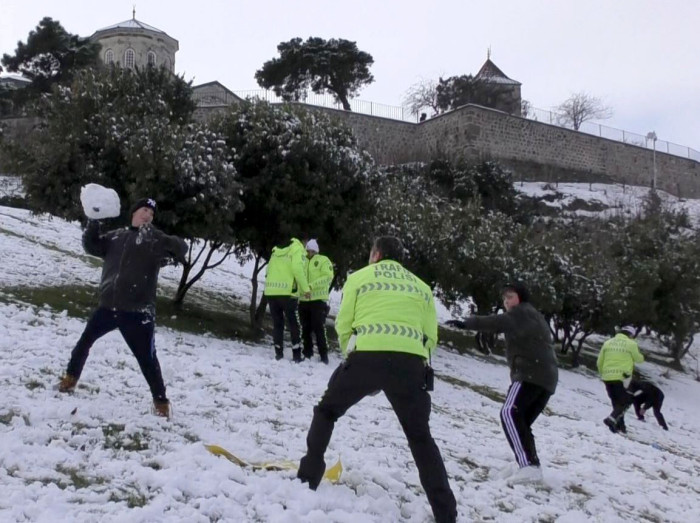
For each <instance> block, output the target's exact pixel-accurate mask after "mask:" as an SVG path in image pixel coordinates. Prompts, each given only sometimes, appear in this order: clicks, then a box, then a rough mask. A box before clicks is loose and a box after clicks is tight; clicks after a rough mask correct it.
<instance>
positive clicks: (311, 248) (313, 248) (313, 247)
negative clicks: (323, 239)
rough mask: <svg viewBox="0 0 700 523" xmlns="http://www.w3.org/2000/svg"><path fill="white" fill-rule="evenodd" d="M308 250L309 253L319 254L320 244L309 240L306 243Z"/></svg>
mask: <svg viewBox="0 0 700 523" xmlns="http://www.w3.org/2000/svg"><path fill="white" fill-rule="evenodd" d="M306 250H307V251H314V252H319V250H318V242H317V241H316V240H314V239H311V240H309V241H308V242H307V243H306Z"/></svg>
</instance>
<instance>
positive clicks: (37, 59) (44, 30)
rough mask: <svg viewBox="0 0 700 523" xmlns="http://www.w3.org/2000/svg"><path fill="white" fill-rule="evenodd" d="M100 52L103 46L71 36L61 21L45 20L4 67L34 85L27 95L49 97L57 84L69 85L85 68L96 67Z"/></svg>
mask: <svg viewBox="0 0 700 523" xmlns="http://www.w3.org/2000/svg"><path fill="white" fill-rule="evenodd" d="M99 50H100V44H98V43H96V42H91V41H90V39H89V38H83V37H80V36H78V35H74V34H71V33H69V32H68V31H66V30H65V29H64V28H63V26H62V25H61V23H60V22H59V21H58V20H53V19H51V18H49V17H45V18H43V19H42V20H41V21H40V22H39V24H38V25H37V26H36V28H35V29H34V30H33V31H31V32H30V33H29V36H28V37H27V42H26V43H23V42H17V49H16V50H15V54H14V55H9V54H4V55H3V56H2V65H3V66H5V69H6V70H7V71H10V72H18V73H21V74H22V75H24V76H25V77H27V78H29V79H30V80H31V81H32V83H31V87H29V88H28V89H29V91H26V92H25V94H26V93H28V92H33V93H35V94H36V93H46V92H49V91H50V90H51V86H53V85H54V84H57V83H59V82H67V81H69V80H70V79H71V78H72V77H73V75H74V74H75V73H76V71H78V70H80V69H81V68H84V67H92V66H95V65H96V64H97V58H98V53H99Z"/></svg>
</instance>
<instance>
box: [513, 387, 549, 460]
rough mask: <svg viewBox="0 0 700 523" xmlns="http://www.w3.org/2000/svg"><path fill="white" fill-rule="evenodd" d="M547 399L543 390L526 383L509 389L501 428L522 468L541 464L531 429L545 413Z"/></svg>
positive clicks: (545, 391)
mask: <svg viewBox="0 0 700 523" xmlns="http://www.w3.org/2000/svg"><path fill="white" fill-rule="evenodd" d="M550 396H551V394H550V393H549V392H548V391H547V390H546V389H543V388H542V387H540V386H539V385H535V384H533V383H528V382H525V381H522V382H521V381H514V382H513V383H511V385H510V388H509V389H508V394H507V395H506V401H505V403H504V404H503V408H502V409H501V424H502V425H503V432H505V433H506V438H508V443H509V444H510V448H511V449H513V453H514V454H515V459H516V460H517V462H518V465H519V466H521V467H526V466H528V465H538V466H539V464H540V460H539V458H538V457H537V449H536V448H535V438H534V437H533V435H532V430H531V428H530V427H532V424H533V423H534V422H535V420H536V419H537V416H539V415H540V413H541V412H542V411H543V410H544V408H545V406H546V405H547V402H548V401H549V398H550Z"/></svg>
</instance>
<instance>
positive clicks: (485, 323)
mask: <svg viewBox="0 0 700 523" xmlns="http://www.w3.org/2000/svg"><path fill="white" fill-rule="evenodd" d="M447 324H448V325H453V326H455V327H459V328H460V329H466V330H473V331H480V332H507V331H509V330H511V328H512V327H513V318H512V317H511V316H510V314H509V313H507V312H506V313H505V314H492V315H491V316H469V317H468V318H465V319H464V320H450V321H448V322H447Z"/></svg>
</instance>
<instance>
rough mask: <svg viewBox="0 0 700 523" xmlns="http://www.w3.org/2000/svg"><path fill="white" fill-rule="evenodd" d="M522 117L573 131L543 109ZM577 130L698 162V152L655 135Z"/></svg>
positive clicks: (589, 126)
mask: <svg viewBox="0 0 700 523" xmlns="http://www.w3.org/2000/svg"><path fill="white" fill-rule="evenodd" d="M523 116H524V117H525V118H527V119H529V120H534V121H537V122H544V123H548V124H551V125H556V126H559V127H564V128H566V129H572V130H573V127H572V126H571V124H570V121H569V120H568V119H567V118H566V117H565V116H564V115H563V114H559V113H554V112H552V111H547V110H544V109H537V108H530V109H529V110H528V113H527V114H526V115H523ZM577 130H578V131H579V132H581V133H586V134H592V135H594V136H600V137H601V138H607V139H609V140H615V141H617V142H623V143H628V144H630V145H636V146H638V147H644V148H646V149H654V150H656V151H657V152H662V153H667V154H672V155H674V156H682V157H683V158H690V159H691V160H695V161H696V162H700V152H699V151H696V150H695V149H691V148H690V147H686V146H685V145H678V144H675V143H671V142H667V141H666V140H658V139H656V138H655V136H656V134H653V137H651V138H650V137H649V135H643V134H638V133H633V132H631V131H624V130H622V129H616V128H614V127H608V126H607V125H602V124H599V123H594V122H583V123H581V125H580V126H579V128H578V129H577ZM650 134H652V133H650Z"/></svg>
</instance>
